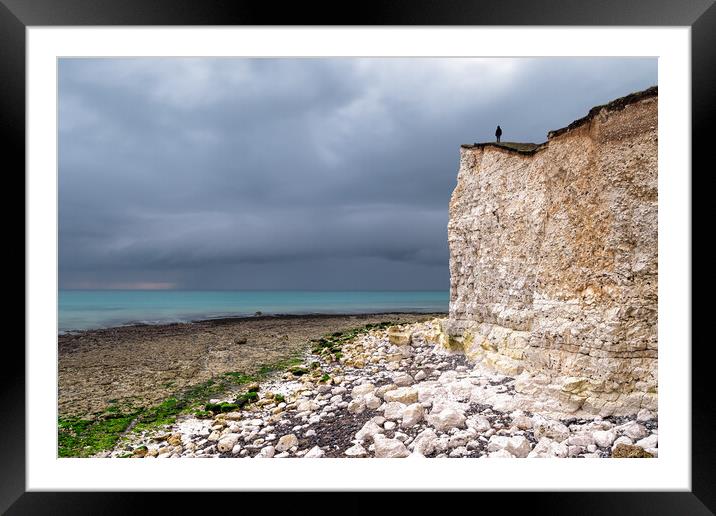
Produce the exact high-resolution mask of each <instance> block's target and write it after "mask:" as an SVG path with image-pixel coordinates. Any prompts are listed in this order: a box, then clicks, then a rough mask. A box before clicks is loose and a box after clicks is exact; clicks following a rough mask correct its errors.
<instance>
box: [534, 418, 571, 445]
mask: <svg viewBox="0 0 716 516" xmlns="http://www.w3.org/2000/svg"><path fill="white" fill-rule="evenodd" d="M532 428H533V431H534V436H535V438H536V439H541V438H542V437H549V438H550V439H553V440H555V441H557V442H560V443H561V442H562V441H564V440H565V439H567V437H569V428H567V427H566V426H565V425H564V424H563V423H561V422H560V421H557V420H554V419H546V418H544V417H542V416H539V415H537V416H534V417H533V418H532Z"/></svg>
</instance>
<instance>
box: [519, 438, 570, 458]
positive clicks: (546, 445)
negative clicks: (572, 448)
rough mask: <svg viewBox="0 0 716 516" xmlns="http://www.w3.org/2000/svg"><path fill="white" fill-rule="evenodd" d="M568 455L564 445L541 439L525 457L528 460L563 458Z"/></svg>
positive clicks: (548, 439)
mask: <svg viewBox="0 0 716 516" xmlns="http://www.w3.org/2000/svg"><path fill="white" fill-rule="evenodd" d="M568 454H569V449H568V448H567V445H566V444H562V443H558V442H556V441H554V440H552V439H550V438H549V437H542V438H541V439H540V440H539V442H538V443H537V444H536V445H535V447H534V448H533V449H532V451H531V452H530V453H529V454H528V455H527V457H528V458H555V457H558V458H564V457H566V456H567V455H568Z"/></svg>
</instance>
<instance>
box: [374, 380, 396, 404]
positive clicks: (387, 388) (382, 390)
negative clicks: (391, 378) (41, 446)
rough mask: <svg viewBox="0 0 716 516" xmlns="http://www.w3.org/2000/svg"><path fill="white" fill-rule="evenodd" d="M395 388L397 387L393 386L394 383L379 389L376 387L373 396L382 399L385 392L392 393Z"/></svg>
mask: <svg viewBox="0 0 716 516" xmlns="http://www.w3.org/2000/svg"><path fill="white" fill-rule="evenodd" d="M396 387H397V385H395V384H394V383H389V384H388V385H381V386H380V387H378V388H377V389H376V390H375V395H376V396H378V397H379V398H383V397H384V396H385V393H386V392H388V391H392V390H393V389H395V388H396ZM386 401H387V400H386Z"/></svg>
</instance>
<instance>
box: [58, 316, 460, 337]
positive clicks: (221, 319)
mask: <svg viewBox="0 0 716 516" xmlns="http://www.w3.org/2000/svg"><path fill="white" fill-rule="evenodd" d="M389 315H415V316H432V317H447V315H448V312H435V311H431V310H428V311H414V310H407V311H405V310H391V311H387V312H336V313H322V312H306V313H300V312H295V313H275V314H268V313H262V314H261V315H222V316H217V317H203V318H199V319H191V320H188V321H173V322H156V323H154V322H139V321H138V322H128V323H126V324H117V325H114V326H102V327H98V328H86V329H70V330H58V332H57V336H58V337H61V336H65V335H84V334H87V333H93V332H103V331H105V332H114V331H117V330H122V329H125V328H147V327H150V328H155V327H165V326H166V327H171V326H183V325H192V324H211V323H217V324H221V323H237V322H241V321H263V320H279V319H314V318H315V319H322V318H326V319H328V318H345V317H354V316H358V317H384V316H389Z"/></svg>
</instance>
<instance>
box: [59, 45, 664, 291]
mask: <svg viewBox="0 0 716 516" xmlns="http://www.w3.org/2000/svg"><path fill="white" fill-rule="evenodd" d="M656 83H657V60H656V59H636V58H620V59H614V58H608V59H604V58H599V59H594V58H591V59H587V58H554V59H552V58H550V59H545V58H538V59H494V58H488V59H422V58H421V59H415V58H413V59H354V58H339V59H243V58H241V59H239V58H237V59H225V58H224V59H207V58H192V59H184V58H182V59H177V58H164V59H149V58H137V59H61V60H60V62H59V280H60V288H177V289H310V290H343V289H348V290H353V289H355V290H433V289H435V290H447V289H448V288H449V271H448V248H447V219H448V211H447V209H448V202H449V199H450V194H451V192H452V189H453V188H454V186H455V181H456V174H457V168H458V161H459V145H460V144H461V143H472V142H475V141H489V140H494V131H495V127H496V126H497V124H500V125H501V126H502V129H503V131H504V133H503V135H502V139H503V141H523V142H542V141H544V140H545V139H546V134H547V131H548V130H550V129H557V128H560V127H563V126H565V125H567V124H569V123H570V122H571V121H572V120H574V119H576V118H580V117H581V116H584V115H585V114H586V113H587V111H588V110H589V108H591V107H592V106H594V105H598V104H603V103H605V102H608V101H609V100H612V99H614V98H616V97H620V96H623V95H626V94H628V93H630V92H632V91H637V90H641V89H644V88H647V87H649V86H652V85H655V84H656Z"/></svg>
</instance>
